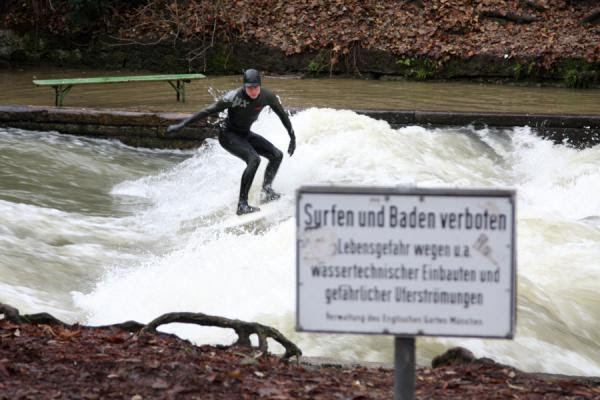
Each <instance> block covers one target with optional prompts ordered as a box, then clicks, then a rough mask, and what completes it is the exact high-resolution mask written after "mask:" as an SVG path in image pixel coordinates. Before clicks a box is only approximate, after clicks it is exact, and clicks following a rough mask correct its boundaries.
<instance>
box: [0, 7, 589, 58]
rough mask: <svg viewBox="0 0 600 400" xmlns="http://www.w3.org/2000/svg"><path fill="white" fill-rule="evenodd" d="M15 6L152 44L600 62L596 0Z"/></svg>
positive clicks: (53, 23)
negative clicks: (235, 43)
mask: <svg viewBox="0 0 600 400" xmlns="http://www.w3.org/2000/svg"><path fill="white" fill-rule="evenodd" d="M13 4H15V6H14V7H13V8H12V9H11V10H10V11H9V12H7V13H6V15H5V16H4V19H3V23H4V25H5V26H9V27H17V28H19V27H20V28H21V29H27V27H29V28H31V27H32V26H36V27H39V29H42V30H48V31H51V32H54V33H65V32H78V31H85V30H88V31H94V32H106V33H109V34H111V35H114V36H116V37H118V38H120V39H121V40H132V41H136V42H145V43H156V42H161V41H163V42H173V43H177V41H194V42H197V43H202V44H203V45H206V46H208V45H210V44H211V43H213V42H214V40H215V38H216V40H221V41H223V40H245V41H252V42H255V43H256V42H258V43H262V44H264V45H266V46H270V47H273V48H278V49H281V50H283V51H284V52H285V53H286V54H288V55H291V54H297V53H303V52H307V51H310V52H324V53H326V57H327V60H328V61H329V62H331V63H333V64H335V63H337V62H338V61H339V60H340V59H341V58H343V57H352V56H353V52H356V51H358V49H370V50H382V51H385V52H389V53H392V54H395V55H397V56H399V57H426V58H428V59H433V60H439V61H440V62H444V61H446V60H448V59H450V58H459V59H468V58H470V57H472V56H475V55H489V56H493V57H505V58H511V59H516V60H519V61H520V62H534V63H536V65H538V66H540V67H544V68H550V67H551V66H552V65H553V64H554V63H555V62H556V61H557V60H566V59H572V58H575V59H582V60H587V61H588V62H593V63H596V62H599V61H600V4H599V3H598V2H597V1H595V0H480V1H471V0H426V1H424V0H423V1H422V0H396V1H379V0H285V1H284V0H225V1H212V0H180V1H175V0H172V1H164V0H148V1H147V2H145V3H144V2H142V5H139V6H136V7H131V6H128V5H127V4H128V2H124V1H121V2H118V1H113V2H112V4H113V6H112V7H106V8H105V10H104V14H103V15H101V16H98V15H94V16H93V19H92V18H91V17H90V16H87V17H88V19H89V20H86V18H84V17H86V16H85V15H83V16H82V15H80V14H81V13H79V14H77V13H74V12H73V10H69V9H67V8H65V7H64V6H63V7H62V8H61V7H59V6H58V5H60V4H64V2H62V3H61V2H55V4H58V5H56V6H54V7H50V6H49V5H50V4H52V2H50V3H48V2H47V1H45V0H44V1H41V0H37V1H31V2H20V1H16V2H13ZM35 4H38V7H37V8H36V7H34V5H35ZM137 4H140V2H137ZM84 22H86V23H84Z"/></svg>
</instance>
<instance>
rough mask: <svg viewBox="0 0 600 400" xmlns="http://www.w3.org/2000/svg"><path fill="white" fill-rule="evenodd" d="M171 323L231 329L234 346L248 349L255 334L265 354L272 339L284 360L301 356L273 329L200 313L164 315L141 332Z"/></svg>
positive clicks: (300, 353)
mask: <svg viewBox="0 0 600 400" xmlns="http://www.w3.org/2000/svg"><path fill="white" fill-rule="evenodd" d="M173 322H180V323H187V324H196V325H202V326H217V327H219V328H230V329H233V330H234V331H235V333H236V334H237V335H238V340H237V342H235V343H234V345H239V346H247V347H250V346H251V343H250V335H252V334H256V336H258V348H259V349H260V350H261V351H265V352H266V351H267V350H268V345H267V339H268V338H272V339H273V340H275V341H277V342H278V343H279V344H281V345H282V346H283V347H284V348H285V354H284V355H283V358H284V359H287V358H290V357H294V356H300V355H302V351H300V349H299V348H298V347H297V346H296V345H295V344H294V343H292V342H291V341H289V340H288V339H287V338H286V337H285V336H283V335H282V334H281V332H279V331H278V330H277V329H275V328H271V327H270V326H266V325H262V324H259V323H256V322H245V321H240V320H237V319H229V318H223V317H217V316H213V315H206V314H202V313H190V312H179V313H168V314H164V315H161V316H160V317H158V318H156V319H155V320H153V321H151V322H150V323H148V324H147V325H146V326H145V327H144V328H143V329H142V332H152V333H154V332H156V328H158V327H159V326H160V325H164V324H170V323H173Z"/></svg>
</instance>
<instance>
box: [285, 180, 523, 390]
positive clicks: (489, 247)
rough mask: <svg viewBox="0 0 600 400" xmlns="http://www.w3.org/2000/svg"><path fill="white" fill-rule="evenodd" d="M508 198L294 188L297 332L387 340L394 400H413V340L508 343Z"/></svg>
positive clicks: (511, 213) (495, 192)
mask: <svg viewBox="0 0 600 400" xmlns="http://www.w3.org/2000/svg"><path fill="white" fill-rule="evenodd" d="M515 198H516V194H515V191H514V190H510V189H503V190H500V189H426V188H369V187H363V188H351V187H330V186H329V187H326V186H323V187H318V186H312V187H302V188H300V189H299V190H298V192H297V208H296V222H297V246H296V274H297V286H296V300H297V301H296V308H297V312H296V330H298V331H303V332H322V333H357V334H384V335H394V336H395V340H394V345H395V349H394V353H395V357H394V358H395V368H396V371H395V379H396V380H395V385H394V393H395V398H396V399H402V400H405V399H413V397H414V388H415V337H416V336H448V337H476V338H499V339H511V338H512V337H513V335H514V331H515V325H516V287H517V285H516V252H515V243H516V241H515V231H516V226H515V225H516V224H515V215H516V212H515V208H516V207H515Z"/></svg>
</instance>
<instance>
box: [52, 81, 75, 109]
mask: <svg viewBox="0 0 600 400" xmlns="http://www.w3.org/2000/svg"><path fill="white" fill-rule="evenodd" d="M52 87H53V88H54V105H55V106H56V107H62V105H63V100H64V99H65V96H66V95H67V93H69V90H71V88H72V87H73V85H67V86H63V85H57V86H52Z"/></svg>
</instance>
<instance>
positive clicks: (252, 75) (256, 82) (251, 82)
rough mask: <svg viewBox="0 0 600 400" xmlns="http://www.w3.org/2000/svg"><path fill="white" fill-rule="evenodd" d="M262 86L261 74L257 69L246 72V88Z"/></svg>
mask: <svg viewBox="0 0 600 400" xmlns="http://www.w3.org/2000/svg"><path fill="white" fill-rule="evenodd" d="M248 86H260V72H258V71H257V70H255V69H247V70H245V71H244V87H248Z"/></svg>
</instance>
